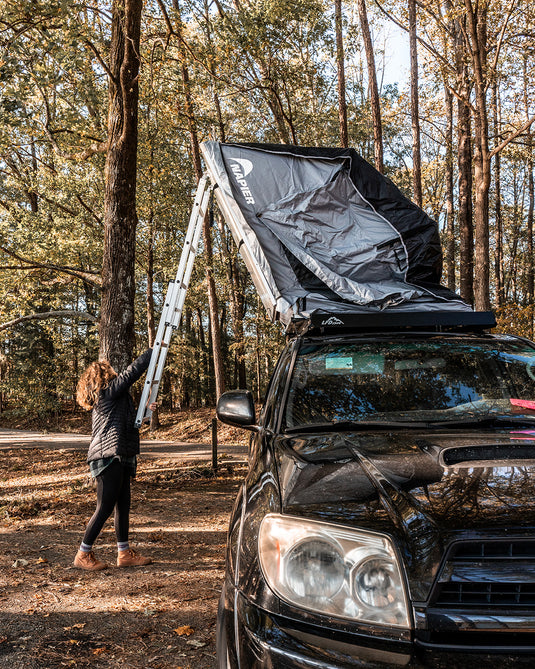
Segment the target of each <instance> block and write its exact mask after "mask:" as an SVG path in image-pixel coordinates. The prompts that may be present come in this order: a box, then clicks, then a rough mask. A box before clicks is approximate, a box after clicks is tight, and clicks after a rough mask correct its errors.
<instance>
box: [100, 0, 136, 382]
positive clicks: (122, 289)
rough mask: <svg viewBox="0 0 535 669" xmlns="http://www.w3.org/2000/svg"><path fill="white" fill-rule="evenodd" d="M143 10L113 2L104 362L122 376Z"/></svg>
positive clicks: (129, 328) (130, 324)
mask: <svg viewBox="0 0 535 669" xmlns="http://www.w3.org/2000/svg"><path fill="white" fill-rule="evenodd" d="M141 7H142V2H141V0H124V1H121V0H114V2H113V6H112V32H111V47H110V65H109V69H110V73H111V78H110V80H109V99H108V147H107V154H106V170H105V174H106V187H105V198H104V252H103V263H102V302H101V318H100V356H101V358H105V359H108V360H109V361H110V363H111V364H112V366H113V367H114V368H115V369H117V371H121V370H123V369H125V368H126V367H127V366H128V364H129V363H130V362H131V359H132V354H133V350H134V297H135V274H134V269H135V267H134V262H135V239H136V227H137V213H136V173H137V139H138V130H137V122H138V73H139V38H140V27H141Z"/></svg>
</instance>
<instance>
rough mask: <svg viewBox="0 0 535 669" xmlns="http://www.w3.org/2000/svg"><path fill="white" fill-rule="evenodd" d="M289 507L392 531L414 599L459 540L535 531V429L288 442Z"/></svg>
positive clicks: (284, 475)
mask: <svg viewBox="0 0 535 669" xmlns="http://www.w3.org/2000/svg"><path fill="white" fill-rule="evenodd" d="M275 450H276V453H277V462H278V469H279V477H280V484H281V503H282V510H283V512H284V513H288V514H292V515H301V516H306V517H309V518H315V519H317V520H324V521H328V522H334V523H339V524H343V525H346V526H351V527H354V528H363V529H368V530H373V531H376V532H382V533H386V534H388V535H389V536H391V537H392V538H393V539H394V544H395V545H396V547H397V549H398V551H399V554H400V557H401V558H402V559H403V561H404V563H405V567H406V570H407V574H408V579H409V585H410V589H411V596H412V599H413V601H424V600H426V599H427V597H428V595H429V591H430V588H431V585H432V583H433V580H434V578H435V576H436V573H437V571H438V568H439V566H440V563H441V560H442V558H443V556H444V553H445V550H446V549H447V547H448V546H449V545H450V544H451V542H453V541H456V540H463V539H464V540H474V539H483V538H485V539H489V538H505V537H513V536H514V537H533V535H534V530H535V515H534V511H535V477H534V476H533V474H534V473H535V432H533V431H525V430H524V431H518V430H515V431H512V430H501V431H498V432H497V431H495V430H486V431H482V432H476V433H474V432H459V431H456V432H447V433H440V434H439V433H433V434H432V435H430V434H429V432H426V433H421V434H417V433H415V432H414V431H413V432H410V431H407V432H388V433H387V432H381V433H378V432H367V433H361V432H359V433H336V434H323V435H314V436H311V437H309V436H306V437H296V438H291V439H290V438H286V439H282V438H281V439H279V440H278V441H277V444H276V449H275Z"/></svg>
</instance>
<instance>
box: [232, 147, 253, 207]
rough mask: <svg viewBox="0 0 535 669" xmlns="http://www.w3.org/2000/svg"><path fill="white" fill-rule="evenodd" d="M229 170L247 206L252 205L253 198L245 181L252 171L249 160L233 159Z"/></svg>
mask: <svg viewBox="0 0 535 669" xmlns="http://www.w3.org/2000/svg"><path fill="white" fill-rule="evenodd" d="M230 169H231V170H232V173H233V174H234V178H235V179H236V183H237V184H238V186H239V187H240V190H241V192H242V195H243V197H244V198H245V201H246V202H247V204H254V197H253V195H252V193H251V191H250V190H249V186H248V184H247V181H246V180H245V177H246V176H247V175H248V174H249V173H250V172H251V171H252V169H253V163H252V162H251V161H250V160H247V159H246V158H233V159H232V162H231V163H230Z"/></svg>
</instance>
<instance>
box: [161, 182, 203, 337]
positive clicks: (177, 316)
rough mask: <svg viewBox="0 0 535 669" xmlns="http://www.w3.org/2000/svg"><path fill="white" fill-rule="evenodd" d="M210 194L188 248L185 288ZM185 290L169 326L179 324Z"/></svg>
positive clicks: (189, 278) (179, 296) (184, 278)
mask: <svg viewBox="0 0 535 669" xmlns="http://www.w3.org/2000/svg"><path fill="white" fill-rule="evenodd" d="M209 195H210V193H209V192H208V193H207V194H206V202H203V205H204V208H203V207H201V209H200V211H199V218H198V220H197V225H196V227H195V234H194V237H193V240H192V245H191V248H190V252H189V255H188V258H187V262H186V268H185V270H184V276H183V281H182V285H183V286H185V287H186V288H187V286H189V282H190V280H191V274H192V272H193V264H194V262H195V258H196V257H197V247H198V245H199V240H200V237H201V232H202V222H203V219H204V216H205V215H206V209H205V207H206V206H207V204H208V197H209ZM186 288H185V289H184V290H183V291H181V292H180V294H179V295H178V298H177V304H176V307H175V313H174V314H173V318H172V319H171V321H170V322H171V324H172V326H173V327H178V325H179V324H180V319H181V318H182V310H183V308H184V302H185V300H186Z"/></svg>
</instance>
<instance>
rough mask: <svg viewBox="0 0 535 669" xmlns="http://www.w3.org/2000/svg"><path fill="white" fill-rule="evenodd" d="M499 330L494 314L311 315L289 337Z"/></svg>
mask: <svg viewBox="0 0 535 669" xmlns="http://www.w3.org/2000/svg"><path fill="white" fill-rule="evenodd" d="M494 327H496V317H495V316H494V313H493V312H492V311H381V312H370V313H352V314H343V313H342V314H340V313H312V314H311V316H310V318H308V319H295V320H293V321H292V323H291V325H290V327H289V328H288V330H287V334H305V333H306V334H315V333H317V334H324V333H325V334H334V333H336V332H344V333H347V332H349V331H354V332H366V331H377V330H381V331H382V330H427V331H436V332H444V331H457V332H459V331H460V332H474V331H475V332H481V331H483V330H488V329H490V328H494Z"/></svg>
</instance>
